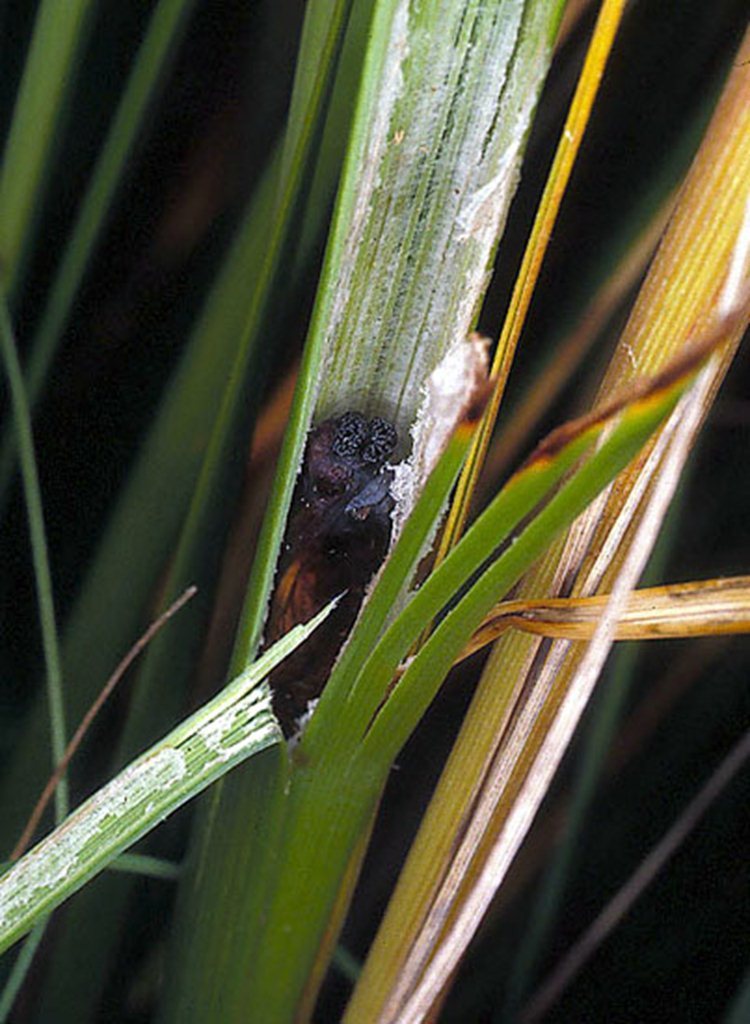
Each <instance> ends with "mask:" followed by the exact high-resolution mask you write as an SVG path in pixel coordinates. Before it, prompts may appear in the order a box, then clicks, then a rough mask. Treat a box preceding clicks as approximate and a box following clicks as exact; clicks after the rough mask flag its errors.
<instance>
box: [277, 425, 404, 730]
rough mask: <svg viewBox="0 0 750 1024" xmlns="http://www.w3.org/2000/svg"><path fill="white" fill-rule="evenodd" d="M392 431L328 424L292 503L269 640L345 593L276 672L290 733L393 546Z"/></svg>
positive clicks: (320, 429)
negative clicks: (321, 622) (326, 617)
mask: <svg viewBox="0 0 750 1024" xmlns="http://www.w3.org/2000/svg"><path fill="white" fill-rule="evenodd" d="M396 443H397V435H396V431H395V429H394V427H393V426H392V425H391V424H390V423H388V421H387V420H384V419H380V418H378V417H376V418H374V419H370V420H368V419H366V418H365V417H364V416H362V415H361V414H360V413H358V412H347V413H344V414H343V415H342V416H338V417H335V418H333V419H330V420H326V421H325V422H324V423H321V424H320V425H319V426H317V427H316V428H315V429H314V430H313V431H312V432H311V434H310V438H309V441H308V445H307V451H306V454H305V461H304V464H303V467H302V472H301V474H300V478H299V482H298V484H297V489H296V491H295V496H294V500H293V503H292V511H291V513H290V517H289V526H288V529H287V536H286V545H285V548H286V550H285V554H284V556H283V557H282V560H281V565H280V570H279V576H278V583H277V587H276V591H275V593H274V599H273V605H272V608H271V614H270V618H269V624H268V630H267V634H266V640H267V643H268V644H271V643H273V642H274V641H275V640H278V639H279V637H281V636H283V634H284V633H286V632H288V630H290V629H291V628H292V626H294V625H296V624H297V623H299V622H305V621H307V620H308V619H310V618H311V617H312V616H313V615H315V613H316V612H318V611H320V609H321V608H323V607H324V606H325V605H326V604H327V603H328V602H329V601H331V600H332V599H333V598H334V597H336V596H337V595H339V594H343V597H342V598H341V600H340V601H339V604H338V605H337V607H336V609H335V610H334V611H333V613H332V614H331V615H330V616H329V617H328V619H327V620H326V621H325V622H324V623H323V625H322V626H320V627H319V628H318V629H317V631H316V632H315V634H314V635H313V636H312V637H311V638H310V639H309V640H308V641H307V642H306V643H305V644H303V645H302V647H301V648H300V649H299V650H297V651H295V653H294V654H292V655H291V656H290V657H288V658H287V659H286V660H285V661H284V662H283V663H282V664H281V665H280V666H279V667H278V669H276V671H275V672H274V673H273V674H272V676H271V687H272V689H273V695H274V696H273V701H274V710H275V711H276V714H277V716H278V718H279V720H280V721H281V724H282V727H283V729H284V733H285V734H286V735H287V736H289V735H291V734H292V733H293V732H294V731H295V722H296V721H297V719H298V718H299V717H300V715H302V714H303V712H304V711H305V710H306V708H307V705H308V703H309V701H310V700H312V699H313V698H314V697H317V696H319V694H320V692H321V690H322V689H323V686H324V685H325V682H326V679H327V678H328V676H329V674H330V670H331V668H332V666H333V662H334V661H335V658H336V655H337V653H338V651H339V648H340V647H341V644H342V643H343V641H344V639H345V638H346V635H347V633H348V632H349V630H350V628H351V626H352V623H353V622H354V619H355V617H356V615H357V612H358V610H359V606H360V604H361V603H362V598H363V596H364V590H365V587H366V585H367V584H368V583H369V581H370V579H371V578H372V576H373V574H374V573H375V571H376V570H377V569H378V567H379V566H380V564H381V563H382V561H383V559H384V558H385V555H386V552H387V550H388V543H389V541H390V536H391V512H392V510H393V498H392V497H391V490H390V489H391V483H392V481H393V472H392V471H391V470H390V469H388V468H387V465H386V463H387V460H388V458H389V457H390V456H391V455H392V453H393V451H394V449H395V447H396Z"/></svg>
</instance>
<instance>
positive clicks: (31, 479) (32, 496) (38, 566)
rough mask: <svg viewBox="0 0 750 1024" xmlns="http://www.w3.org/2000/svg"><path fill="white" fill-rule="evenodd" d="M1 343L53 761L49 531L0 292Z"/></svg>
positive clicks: (61, 730) (56, 743)
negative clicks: (15, 440)
mask: <svg viewBox="0 0 750 1024" xmlns="http://www.w3.org/2000/svg"><path fill="white" fill-rule="evenodd" d="M0 347H1V348H2V358H3V363H4V364H5V372H6V375H7V378H8V384H9V387H10V394H11V400H12V403H13V420H14V425H15V431H16V434H17V436H18V447H19V454H20V458H21V475H22V478H23V487H24V498H25V503H26V515H27V518H28V523H29V535H30V537H31V555H32V562H33V565H34V580H35V583H36V591H37V600H38V602H39V627H40V631H41V634H42V650H43V651H44V661H45V669H46V683H47V686H46V697H47V705H48V708H47V714H48V728H49V737H50V743H51V755H52V761H53V767H54V765H55V764H57V763H58V762H59V761H60V760H61V759H62V756H63V754H64V753H65V745H66V743H67V730H66V726H65V699H64V695H63V676H62V662H61V658H60V645H59V640H58V635H57V624H56V621H55V600H54V590H53V586H52V573H51V571H50V563H49V552H48V550H47V535H46V532H45V528H44V509H43V507H42V492H41V488H40V486H39V473H38V471H37V465H36V456H35V454H34V438H33V435H32V430H31V413H30V410H29V405H28V402H27V399H26V390H25V388H24V382H23V372H22V370H21V364H20V362H19V359H18V353H17V351H16V343H15V338H14V335H13V325H12V323H11V320H10V313H9V311H8V306H7V303H6V302H5V298H4V297H0ZM67 813H68V786H67V780H66V779H65V778H63V779H61V780H60V785H59V786H58V787H57V789H56V791H55V818H56V820H57V823H58V825H59V824H60V822H61V821H62V820H63V818H64V817H65V816H66V814H67Z"/></svg>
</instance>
